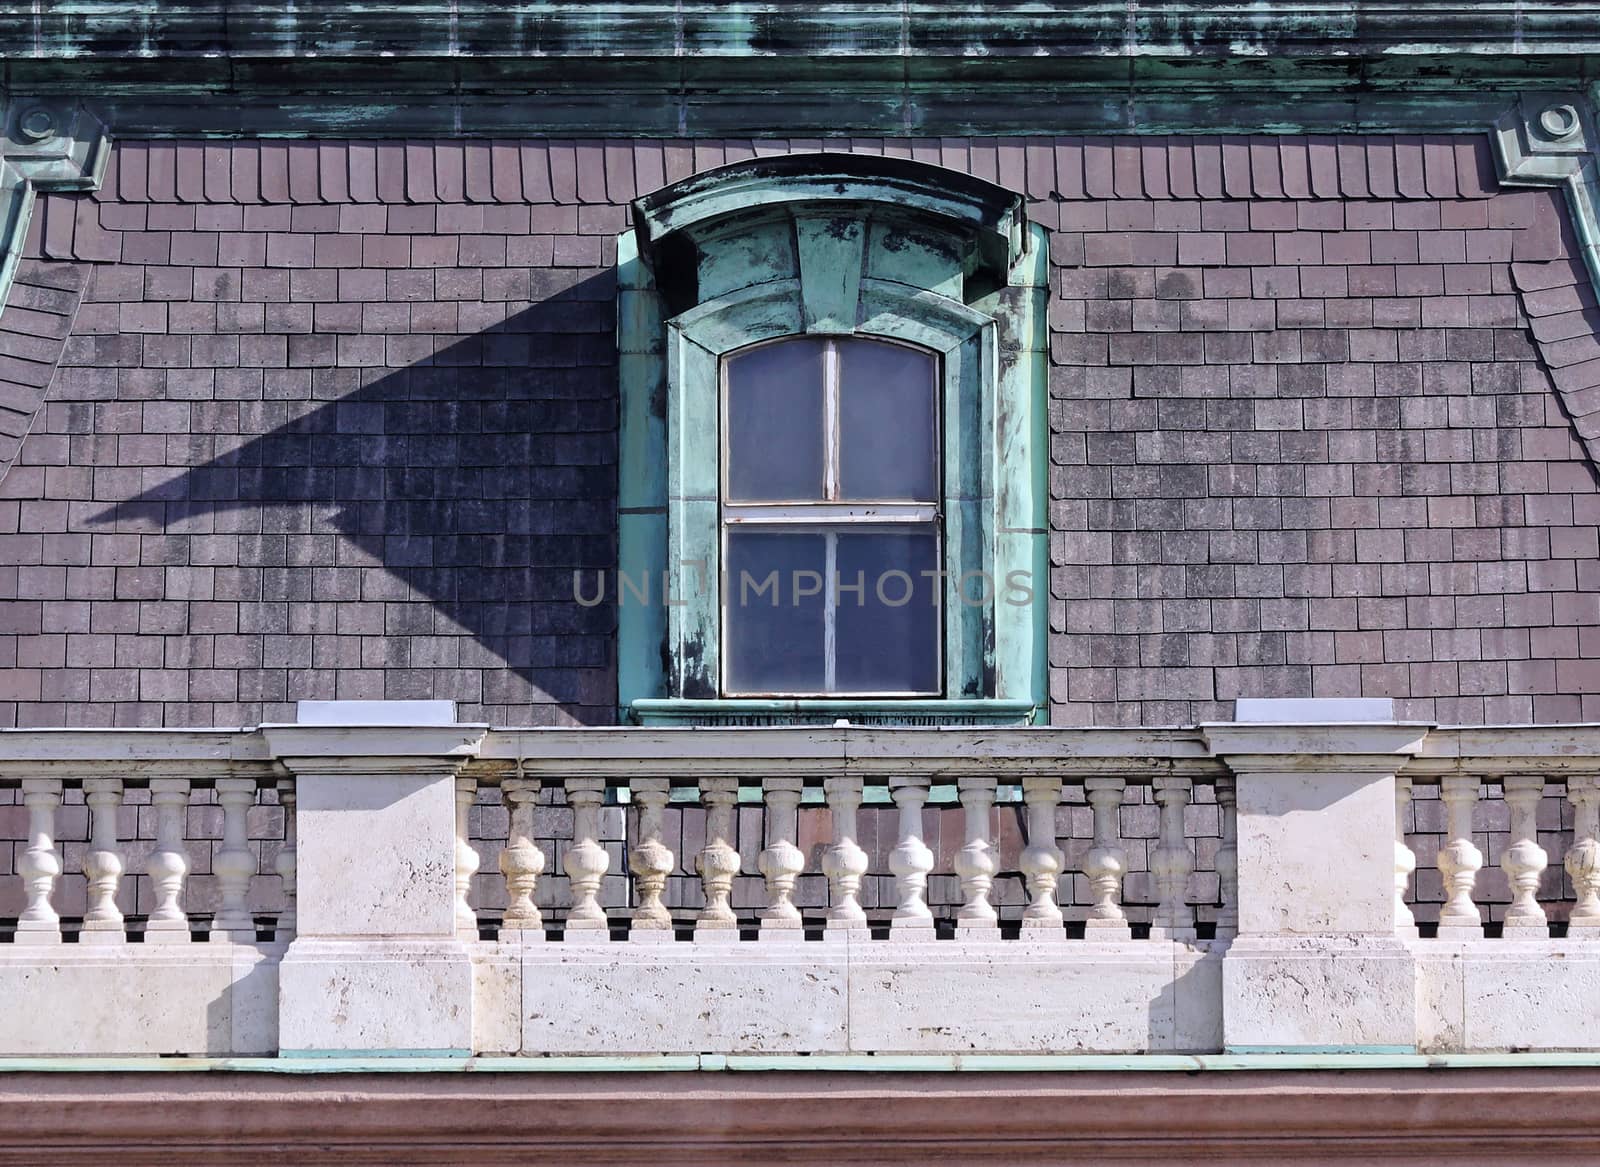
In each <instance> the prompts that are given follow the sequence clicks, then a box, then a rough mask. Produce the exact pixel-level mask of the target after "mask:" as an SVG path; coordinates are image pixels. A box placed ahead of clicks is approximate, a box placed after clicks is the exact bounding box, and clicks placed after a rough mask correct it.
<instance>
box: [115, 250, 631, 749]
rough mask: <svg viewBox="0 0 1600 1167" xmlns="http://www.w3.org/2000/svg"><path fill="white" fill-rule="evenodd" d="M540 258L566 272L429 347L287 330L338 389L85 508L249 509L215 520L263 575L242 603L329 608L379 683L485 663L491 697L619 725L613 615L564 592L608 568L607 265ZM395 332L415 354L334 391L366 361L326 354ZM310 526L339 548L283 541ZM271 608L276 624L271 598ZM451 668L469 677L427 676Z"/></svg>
mask: <svg viewBox="0 0 1600 1167" xmlns="http://www.w3.org/2000/svg"><path fill="white" fill-rule="evenodd" d="M539 274H541V275H544V276H546V277H552V278H553V280H554V281H562V282H566V283H567V284H568V286H564V287H558V288H555V289H553V290H551V291H550V293H549V294H548V295H547V296H546V297H545V298H544V299H542V300H540V301H538V302H537V303H534V304H533V305H532V306H530V307H527V308H524V309H523V310H521V311H519V312H516V313H515V314H514V315H512V316H510V317H508V318H507V319H506V320H505V321H504V322H503V323H500V324H497V325H494V326H493V327H490V328H488V329H485V330H484V331H482V332H479V333H477V334H474V335H471V336H466V337H462V338H460V339H456V340H455V341H454V342H453V343H451V344H449V345H448V346H446V347H442V348H438V349H437V351H434V350H433V347H432V346H431V345H429V344H427V343H420V344H419V343H418V342H420V341H424V340H425V341H432V340H433V339H434V338H433V337H427V338H423V337H420V336H413V335H410V334H407V333H404V332H401V333H389V334H385V335H378V334H374V333H350V334H341V335H329V334H312V335H311V336H308V337H304V338H291V339H290V343H291V345H293V344H294V343H295V341H296V340H299V341H300V342H301V343H302V344H304V345H305V346H306V348H305V352H306V353H307V356H308V358H309V360H311V361H316V362H317V363H318V364H321V365H323V366H324V367H320V368H316V369H315V370H313V377H312V393H313V396H315V397H322V396H324V395H325V394H326V395H328V396H330V398H331V399H329V400H327V402H326V403H325V404H322V405H318V406H315V407H314V408H311V409H309V410H304V411H302V410H301V409H299V408H297V407H300V406H304V405H306V404H308V403H306V402H304V401H289V402H273V401H270V400H269V401H264V402H260V403H253V402H252V403H245V404H251V405H254V404H260V406H261V407H262V413H263V414H264V415H270V414H271V413H272V412H273V411H274V410H276V409H279V408H282V409H283V412H284V415H285V416H288V417H290V418H291V420H287V421H286V422H285V423H284V424H281V425H279V426H278V427H277V428H275V429H272V430H271V431H270V432H266V433H262V434H260V436H257V437H253V438H250V439H248V440H245V441H243V442H242V444H240V445H238V446H237V447H236V448H233V449H230V450H229V451H228V452H227V453H224V454H219V455H218V456H217V457H216V458H214V459H213V460H212V461H210V462H206V463H204V464H203V465H197V466H193V467H190V468H189V469H187V470H186V471H184V472H183V473H181V474H179V475H178V476H177V477H175V478H173V479H171V480H170V481H168V482H165V483H163V484H162V485H160V486H158V487H155V488H153V489H151V490H148V491H146V492H144V493H143V494H140V495H138V496H137V497H135V498H132V499H129V500H127V501H125V502H121V503H118V504H116V505H115V506H112V507H110V508H109V509H107V510H105V511H103V512H101V513H99V514H98V515H96V516H95V517H94V519H93V520H92V521H94V522H96V523H100V524H106V523H122V524H127V523H130V522H132V523H135V524H137V525H139V526H142V527H147V528H154V529H168V530H170V529H172V528H174V527H178V526H179V525H180V524H182V523H183V522H184V521H185V520H189V519H193V518H195V517H197V516H203V515H207V514H220V513H221V512H234V511H251V512H256V514H252V515H249V516H235V518H234V519H233V520H232V521H230V522H228V523H226V524H224V523H218V524H217V529H218V530H219V531H221V530H223V529H224V527H226V529H228V530H230V531H231V530H239V531H241V532H244V533H243V534H241V536H240V539H239V548H240V552H239V566H241V567H259V568H261V569H263V570H262V572H261V586H260V595H259V596H255V597H251V596H241V597H239V598H241V599H245V600H249V599H252V598H258V599H261V600H264V601H267V602H268V604H269V605H271V604H272V603H274V602H281V601H294V600H303V601H319V602H321V601H326V602H328V604H329V605H331V606H332V607H333V608H334V609H335V610H334V612H333V613H332V615H330V616H327V617H324V615H323V611H322V610H321V609H320V608H319V609H318V610H316V611H315V612H314V616H315V618H316V619H318V620H319V621H321V620H323V619H327V620H328V621H329V624H328V625H326V626H323V627H319V628H318V629H317V631H319V632H327V633H331V634H334V635H338V636H340V637H341V639H342V638H343V634H345V633H346V631H347V627H346V626H348V631H350V632H351V640H352V641H354V642H356V645H355V647H354V648H352V646H351V645H348V644H340V645H338V646H336V647H335V648H334V653H335V654H336V655H338V656H339V657H340V659H338V660H337V661H336V662H335V663H336V664H337V667H340V668H345V667H350V668H385V669H387V670H392V671H389V672H386V673H385V677H384V684H385V688H386V691H385V693H384V694H382V695H383V696H386V697H417V696H422V697H456V698H457V699H460V700H465V701H468V702H474V703H475V702H476V701H477V700H479V698H478V697H476V696H475V695H473V694H472V693H471V692H470V690H471V688H472V678H471V676H470V675H469V674H470V673H471V672H473V671H474V670H480V669H481V670H484V671H483V674H482V676H483V691H482V695H481V701H482V703H483V704H485V705H499V706H507V705H509V706H528V707H529V708H528V712H527V720H528V721H529V722H548V721H578V722H585V723H600V722H607V721H610V720H612V719H613V718H614V710H615V701H616V688H615V666H614V650H613V635H612V633H613V631H614V629H615V626H616V613H615V610H614V608H613V606H612V605H611V603H609V602H608V603H603V604H599V605H595V606H585V605H581V604H579V603H577V602H576V599H575V593H574V583H573V573H574V571H575V570H577V569H583V570H584V571H585V573H586V578H589V579H591V580H592V579H593V578H594V577H593V574H592V571H591V570H590V569H610V568H613V567H615V565H616V497H617V478H616V473H617V472H616V461H617V436H616V435H617V385H616V349H615V340H614V338H613V335H612V320H613V311H612V309H611V307H610V305H611V304H612V303H613V302H614V297H615V293H616V280H615V276H614V274H613V273H611V272H606V273H602V274H599V275H589V276H587V278H582V277H583V275H584V273H582V272H577V271H574V272H570V273H569V272H561V271H553V272H546V273H539ZM565 277H574V278H576V281H577V282H570V280H566V279H565ZM536 294H537V292H536ZM396 337H398V338H399V340H400V341H401V343H402V345H405V344H412V345H416V346H417V347H418V348H419V349H420V350H422V352H423V353H425V355H420V356H419V358H418V359H417V360H415V361H414V362H413V363H411V364H409V365H407V366H406V367H404V368H393V367H390V368H389V370H388V371H386V372H382V373H381V374H380V375H377V376H376V377H375V379H372V380H370V381H369V382H368V383H366V384H364V385H361V386H359V387H358V388H355V389H353V390H352V391H349V392H345V393H343V394H342V395H338V396H333V395H334V394H337V393H338V391H339V389H340V388H341V387H342V386H343V385H344V384H345V383H347V382H348V381H349V380H350V379H351V377H352V375H355V376H357V377H359V376H360V374H362V373H363V372H375V370H361V369H351V368H348V367H343V368H340V367H333V365H332V362H333V359H334V358H333V356H332V355H331V354H333V353H335V352H340V350H341V347H343V350H344V351H348V352H349V353H350V354H351V356H352V357H353V358H354V357H355V356H356V350H357V348H358V347H360V346H362V345H365V346H367V347H368V348H369V349H371V348H373V346H382V345H384V344H385V343H386V341H392V340H394V339H396ZM395 352H396V349H395V348H390V349H389V350H388V353H389V359H390V360H391V361H392V360H393V356H394V353H395ZM325 354H326V355H325ZM340 355H341V356H342V355H343V352H340ZM293 363H296V362H295V361H294V360H293V359H291V364H293ZM300 363H307V361H305V360H302V361H301V362H300ZM240 428H241V429H242V428H245V426H243V425H241V427H240ZM220 436H222V437H223V438H226V437H227V435H220ZM321 533H336V534H337V535H339V536H341V539H340V540H339V544H338V546H337V548H336V554H335V556H334V561H333V562H332V563H324V562H322V561H321V559H320V558H317V557H313V560H312V562H309V563H307V562H304V561H303V560H297V559H296V558H295V548H296V547H298V546H303V545H304V541H300V542H298V543H297V542H296V541H295V540H294V539H293V538H292V536H293V535H295V534H321ZM376 567H381V568H382V569H383V570H382V571H381V572H378V571H374V570H372V569H373V568H376ZM345 568H357V569H358V570H343V569H345ZM275 569H276V570H275ZM324 569H327V570H324ZM591 588H592V585H591ZM345 601H352V603H349V604H345V603H344V602H345ZM353 601H365V603H362V604H357V603H353ZM430 608H431V610H430ZM284 611H287V607H286V606H285V608H284ZM380 617H381V618H380ZM265 618H266V619H267V620H268V621H271V620H274V619H277V617H275V616H273V615H272V609H271V608H270V607H269V609H268V611H267V613H266V616H265ZM241 631H243V629H242V628H241ZM261 631H267V632H279V631H281V632H286V633H287V632H290V631H296V632H298V631H304V630H303V629H299V628H296V629H290V628H289V627H287V626H284V627H281V628H280V627H267V628H264V629H261ZM452 637H454V638H456V639H457V641H458V644H457V645H456V646H452V645H450V644H449V640H450V638H452ZM308 640H309V638H308ZM362 642H365V643H362ZM352 652H354V653H355V654H358V655H359V656H361V657H364V658H365V659H359V660H355V661H354V662H353V663H352V662H351V655H350V654H351V653H352ZM375 653H376V654H380V655H381V659H377V658H375V657H374V655H373V654H375ZM301 665H304V666H305V667H311V668H318V669H320V668H322V667H324V666H328V667H332V666H331V665H328V661H327V660H318V661H310V660H297V661H295V662H293V664H292V665H291V666H290V667H299V666H301ZM440 670H444V671H445V673H446V676H445V680H444V681H443V682H441V681H440V680H439V673H440ZM449 670H456V671H455V672H454V673H453V674H452V673H450V672H449ZM453 682H454V683H461V684H465V685H466V689H465V690H464V691H460V692H458V691H453V690H452V691H441V684H442V685H443V686H444V687H447V688H448V687H449V686H450V685H451V684H452V683H453ZM424 689H426V690H427V691H423V690H424ZM397 690H398V691H397ZM333 695H334V694H332V693H328V692H326V691H321V692H315V693H297V692H294V691H293V689H292V687H291V691H289V692H288V693H287V694H286V698H287V699H288V700H294V699H296V698H299V697H308V696H333ZM339 695H340V696H344V695H345V694H342V693H341V694H339ZM372 695H373V694H371V693H363V694H362V696H372ZM552 705H554V706H555V707H556V708H552V707H551V706H552Z"/></svg>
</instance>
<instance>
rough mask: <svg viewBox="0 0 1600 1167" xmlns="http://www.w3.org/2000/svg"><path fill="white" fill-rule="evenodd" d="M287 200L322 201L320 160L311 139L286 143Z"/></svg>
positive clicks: (301, 201)
mask: <svg viewBox="0 0 1600 1167" xmlns="http://www.w3.org/2000/svg"><path fill="white" fill-rule="evenodd" d="M288 155H289V157H288V169H289V200H290V201H291V202H295V203H317V202H321V201H322V180H321V174H320V170H321V160H320V158H319V157H318V149H317V144H316V143H315V142H312V141H302V142H290V143H289V144H288Z"/></svg>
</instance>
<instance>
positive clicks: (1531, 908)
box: [1500, 774, 1550, 938]
mask: <svg viewBox="0 0 1600 1167" xmlns="http://www.w3.org/2000/svg"><path fill="white" fill-rule="evenodd" d="M1505 792H1506V805H1507V806H1509V807H1510V808H1511V846H1509V847H1507V848H1506V849H1505V852H1504V853H1503V854H1502V855H1501V856H1500V868H1501V870H1502V871H1504V872H1505V873H1506V878H1507V879H1509V880H1510V881H1511V906H1510V907H1508V908H1507V909H1506V917H1505V928H1504V932H1503V934H1504V935H1506V936H1511V935H1517V936H1522V937H1529V936H1537V937H1540V938H1546V937H1548V936H1549V935H1550V926H1549V922H1548V921H1547V920H1546V919H1545V914H1544V909H1543V908H1541V907H1540V906H1539V901H1538V900H1537V899H1535V898H1534V897H1535V896H1536V895H1537V893H1538V891H1539V877H1540V876H1541V875H1543V874H1544V869H1545V868H1546V867H1547V866H1549V863H1550V857H1549V856H1548V855H1547V854H1545V849H1544V848H1543V847H1541V846H1539V841H1538V828H1537V826H1536V824H1535V820H1536V817H1537V814H1538V809H1539V799H1540V798H1541V797H1543V796H1544V779H1543V778H1542V777H1540V776H1539V775H1537V774H1508V775H1506V778H1505Z"/></svg>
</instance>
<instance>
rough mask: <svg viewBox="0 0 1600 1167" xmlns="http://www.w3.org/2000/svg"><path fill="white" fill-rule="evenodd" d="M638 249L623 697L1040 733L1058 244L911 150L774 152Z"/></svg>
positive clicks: (676, 714) (648, 717) (804, 716)
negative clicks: (1050, 349)
mask: <svg viewBox="0 0 1600 1167" xmlns="http://www.w3.org/2000/svg"><path fill="white" fill-rule="evenodd" d="M633 217H634V223H635V229H634V230H633V231H632V232H629V233H628V234H627V235H626V236H624V238H623V240H622V242H621V246H620V247H619V256H620V265H621V271H620V273H619V274H620V280H619V284H620V295H619V312H620V318H619V348H620V352H621V368H622V374H621V375H622V467H621V476H622V481H621V491H620V507H621V521H620V530H621V535H620V539H621V547H620V556H619V564H620V566H619V572H618V576H617V578H616V580H615V581H613V582H614V585H615V587H616V594H615V602H616V603H617V605H618V612H619V665H620V668H619V676H620V680H619V703H620V706H621V710H620V712H621V714H622V715H623V717H624V718H626V719H631V720H635V721H641V722H645V723H676V722H691V723H693V722H711V723H716V722H729V721H733V722H751V721H755V722H763V723H770V722H785V721H795V720H801V721H831V720H834V719H836V718H841V717H843V718H848V719H850V720H852V721H874V722H886V723H897V722H901V723H918V724H926V723H930V722H932V723H938V722H944V721H950V722H961V723H969V724H970V723H974V722H978V723H1021V722H1027V721H1031V720H1033V719H1034V718H1035V716H1036V715H1037V712H1038V710H1039V709H1040V708H1042V707H1043V705H1044V702H1045V692H1044V654H1043V634H1044V604H1045V594H1046V587H1047V580H1046V578H1045V571H1046V567H1045V562H1046V559H1045V545H1046V535H1045V532H1046V516H1045V491H1044V465H1043V463H1044V459H1045V453H1046V442H1045V430H1044V427H1045V416H1044V364H1045V344H1044V331H1043V320H1044V311H1045V296H1046V293H1047V288H1046V281H1045V275H1044V273H1045V271H1046V263H1045V254H1044V252H1045V243H1044V238H1043V233H1042V232H1040V231H1036V230H1035V229H1033V228H1031V227H1030V226H1029V224H1028V223H1027V221H1026V217H1025V214H1024V209H1023V204H1022V199H1021V198H1020V196H1019V195H1017V194H1015V193H1013V192H1010V191H1007V190H1005V189H1003V188H1001V187H998V186H995V185H994V184H992V183H987V182H984V181H982V180H980V179H975V178H973V177H971V176H969V175H964V174H957V173H954V172H952V171H948V170H945V169H943V168H940V167H935V166H930V165H927V164H924V163H918V162H912V161H908V160H904V159H894V158H886V157H876V156H871V157H867V156H854V155H840V154H817V155H791V156H785V157H780V158H761V159H756V160H753V161H750V162H746V163H740V164H738V165H734V166H728V167H724V168H721V169H719V170H716V171H711V172H708V173H705V174H700V175H696V176H695V177H693V178H690V179H687V180H685V181H683V182H680V183H677V184H674V185H672V186H669V187H666V188H664V189H662V190H660V191H657V192H655V193H653V194H649V195H646V196H645V197H643V198H641V199H639V200H637V201H636V202H635V203H634V206H633Z"/></svg>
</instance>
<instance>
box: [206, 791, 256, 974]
mask: <svg viewBox="0 0 1600 1167" xmlns="http://www.w3.org/2000/svg"><path fill="white" fill-rule="evenodd" d="M217 801H218V802H220V803H221V804H222V848H221V849H220V850H219V851H218V852H217V853H216V855H215V857H213V859H212V860H211V870H212V872H213V873H214V874H215V875H216V877H217V885H218V886H219V887H220V888H221V890H222V906H221V908H220V909H219V910H218V911H217V916H216V919H215V920H213V921H212V922H211V935H210V939H211V940H213V941H217V942H222V941H239V942H243V943H249V942H250V941H252V940H254V939H255V938H256V922H255V918H254V917H253V916H251V914H250V905H249V902H248V901H249V898H250V877H251V876H252V875H254V874H255V873H256V857H255V855H254V854H253V853H252V852H251V850H250V840H249V830H248V826H247V816H248V815H249V812H250V808H251V807H252V806H254V805H255V801H256V780H255V779H254V778H218V779H217Z"/></svg>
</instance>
